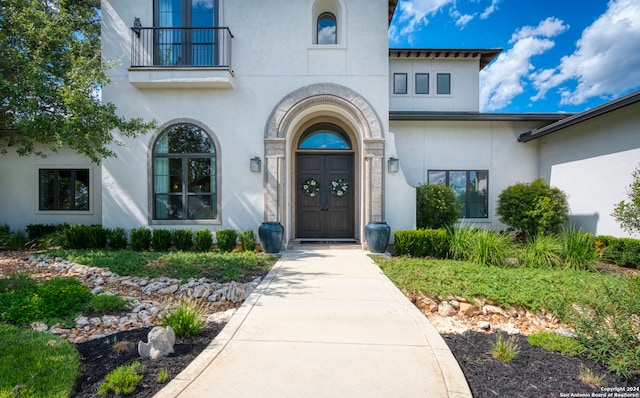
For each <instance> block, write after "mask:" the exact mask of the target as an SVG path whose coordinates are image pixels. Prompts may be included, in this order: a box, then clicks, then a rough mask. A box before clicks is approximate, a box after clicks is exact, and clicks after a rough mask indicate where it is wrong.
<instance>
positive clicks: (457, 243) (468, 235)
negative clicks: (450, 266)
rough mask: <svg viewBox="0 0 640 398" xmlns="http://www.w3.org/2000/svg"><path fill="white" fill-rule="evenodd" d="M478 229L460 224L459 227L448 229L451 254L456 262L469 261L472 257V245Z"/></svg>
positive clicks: (463, 223)
mask: <svg viewBox="0 0 640 398" xmlns="http://www.w3.org/2000/svg"><path fill="white" fill-rule="evenodd" d="M477 231H478V228H477V227H475V226H473V225H470V224H467V223H465V222H462V223H460V224H459V225H457V226H454V227H451V228H447V234H448V240H449V254H450V255H451V258H453V259H454V260H468V259H469V257H470V256H471V244H472V241H473V239H474V235H475V234H476V232H477Z"/></svg>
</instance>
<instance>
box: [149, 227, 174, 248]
mask: <svg viewBox="0 0 640 398" xmlns="http://www.w3.org/2000/svg"><path fill="white" fill-rule="evenodd" d="M151 244H152V245H153V250H155V251H157V252H166V251H167V250H169V246H171V231H169V230H166V229H154V230H153V237H152V238H151Z"/></svg>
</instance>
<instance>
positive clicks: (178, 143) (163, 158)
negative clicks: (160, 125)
mask: <svg viewBox="0 0 640 398" xmlns="http://www.w3.org/2000/svg"><path fill="white" fill-rule="evenodd" d="M152 162H153V165H152V169H153V219H154V220H213V219H216V218H217V215H218V209H217V195H218V187H217V183H216V177H217V164H216V146H215V143H214V141H213V139H212V138H211V137H210V136H209V134H208V133H207V132H206V131H204V130H203V129H202V128H200V127H198V126H196V125H194V124H191V123H179V124H174V125H171V126H169V127H167V128H165V129H164V130H163V131H162V133H160V135H158V138H157V139H156V141H155V143H154V145H153V152H152Z"/></svg>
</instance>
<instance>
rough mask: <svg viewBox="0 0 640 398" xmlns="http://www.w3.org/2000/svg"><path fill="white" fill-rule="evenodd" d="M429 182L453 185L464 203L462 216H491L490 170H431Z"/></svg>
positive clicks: (461, 210) (455, 192) (458, 200)
mask: <svg viewBox="0 0 640 398" xmlns="http://www.w3.org/2000/svg"><path fill="white" fill-rule="evenodd" d="M428 182H429V184H443V185H446V186H448V187H451V189H452V190H453V193H454V194H455V197H456V202H458V203H460V204H461V205H462V207H461V209H460V217H461V218H488V217H489V172H488V171H487V170H429V172H428Z"/></svg>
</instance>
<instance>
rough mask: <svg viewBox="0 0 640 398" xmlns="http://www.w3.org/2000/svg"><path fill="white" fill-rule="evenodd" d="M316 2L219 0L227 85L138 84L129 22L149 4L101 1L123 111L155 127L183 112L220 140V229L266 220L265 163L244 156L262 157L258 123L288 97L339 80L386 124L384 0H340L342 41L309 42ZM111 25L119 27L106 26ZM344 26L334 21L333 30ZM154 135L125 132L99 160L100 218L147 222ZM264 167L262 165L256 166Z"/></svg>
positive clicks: (111, 92)
mask: <svg viewBox="0 0 640 398" xmlns="http://www.w3.org/2000/svg"><path fill="white" fill-rule="evenodd" d="M313 3H314V2H313V1H311V0H308V1H297V2H291V1H287V0H274V1H269V2H256V1H246V0H245V1H233V2H232V1H222V0H220V4H221V5H222V8H223V10H224V12H223V15H222V20H221V25H223V26H228V27H229V28H230V29H231V31H232V32H233V34H234V36H235V38H234V39H233V59H232V68H233V72H234V87H233V88H228V89H138V88H136V87H134V86H133V85H131V84H130V83H129V81H128V73H129V72H128V65H129V62H130V61H129V58H128V57H129V55H128V54H129V41H130V30H129V26H130V25H131V24H132V23H133V20H134V17H140V18H141V22H142V25H143V26H150V25H151V23H152V2H149V1H146V0H103V2H102V5H103V8H102V10H103V29H104V31H103V36H104V37H105V40H104V48H103V55H104V58H105V59H106V60H110V59H115V58H118V57H121V63H122V64H121V65H120V66H118V67H116V68H114V69H112V70H111V71H110V72H109V74H110V77H111V79H112V83H111V84H110V85H108V86H106V87H105V88H104V90H103V98H104V99H105V100H107V101H110V102H113V103H114V104H116V106H117V107H118V112H120V113H121V114H123V115H125V116H128V117H143V118H145V119H154V120H156V121H157V122H158V124H159V125H162V124H165V123H168V122H170V121H172V120H177V119H182V118H187V119H193V120H197V121H199V122H200V123H202V124H204V125H206V126H207V127H208V129H209V130H210V131H212V132H213V133H214V134H215V136H216V138H217V140H218V142H219V144H220V147H219V148H218V159H219V162H220V163H219V164H220V172H221V179H222V181H221V186H220V187H219V194H220V195H221V197H222V204H221V209H219V211H220V213H221V216H222V220H221V221H222V223H221V224H220V225H214V227H217V228H218V227H219V228H235V229H248V228H254V229H255V228H257V226H258V225H259V224H260V223H261V222H262V221H263V210H264V190H263V187H264V185H263V179H264V172H265V170H264V167H263V172H262V173H252V172H250V171H249V159H250V158H252V157H254V156H259V157H261V158H262V159H263V161H264V158H265V156H264V146H265V143H264V137H265V127H266V123H267V121H268V119H269V116H270V114H271V112H272V111H273V109H274V107H275V106H276V105H277V104H278V102H279V101H280V100H282V99H283V98H284V97H286V96H287V94H289V93H291V92H293V91H295V90H296V89H299V88H301V87H304V86H307V85H310V84H314V83H324V82H330V83H336V84H340V85H343V86H346V87H349V88H350V89H352V90H354V91H356V92H357V93H358V94H360V95H361V96H362V97H364V98H366V100H367V101H368V102H369V103H370V104H371V106H372V108H373V109H374V110H375V112H376V113H377V114H378V115H379V117H378V119H379V120H381V122H382V123H383V131H387V130H388V126H387V120H386V115H387V114H388V92H387V71H388V54H387V2H385V1H381V0H376V1H371V0H357V1H354V0H352V1H349V2H346V1H337V4H338V5H339V6H340V9H341V12H342V13H343V14H341V16H339V17H338V20H339V21H340V20H344V21H346V26H342V29H344V30H345V31H344V33H343V36H340V37H344V41H343V42H341V43H339V44H338V45H336V46H323V47H319V46H317V45H313V44H312V31H313V30H312V29H313V27H314V26H315V21H314V20H313V17H312V12H313ZM110 27H116V28H117V30H112V29H110ZM340 28H341V27H340V26H339V29H340ZM153 133H154V132H150V133H148V134H145V135H142V136H140V137H138V138H136V139H124V140H123V141H124V142H125V143H126V145H127V146H126V147H125V148H114V149H115V151H116V152H117V154H118V158H117V159H114V160H106V161H105V162H103V176H104V189H103V195H102V205H103V215H104V217H103V223H104V224H105V225H106V226H116V225H118V226H123V227H126V228H131V227H134V226H140V225H147V223H148V214H149V211H150V209H149V206H148V184H149V176H148V171H147V155H148V148H149V145H150V144H151V142H150V141H151V137H152V135H153ZM263 166H264V163H263Z"/></svg>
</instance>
